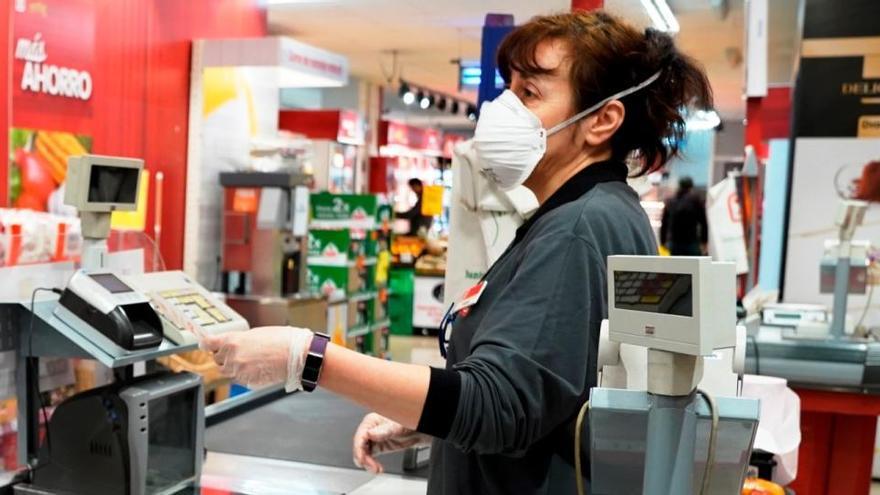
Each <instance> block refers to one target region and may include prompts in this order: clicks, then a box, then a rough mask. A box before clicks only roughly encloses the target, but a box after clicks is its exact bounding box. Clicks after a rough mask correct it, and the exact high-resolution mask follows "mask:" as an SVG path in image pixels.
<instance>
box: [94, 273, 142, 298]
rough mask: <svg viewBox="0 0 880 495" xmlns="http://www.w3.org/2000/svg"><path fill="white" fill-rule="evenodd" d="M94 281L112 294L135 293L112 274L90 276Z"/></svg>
mask: <svg viewBox="0 0 880 495" xmlns="http://www.w3.org/2000/svg"><path fill="white" fill-rule="evenodd" d="M89 276H90V277H92V280H94V281H95V282H98V285H100V286H101V287H103V288H105V289H107V290H108V291H110V293H111V294H119V293H121V292H133V291H132V289H131V287H129V286H127V285H125V284H124V283H122V280H119V279H118V278H116V275H112V274H110V273H99V274H95V275H89Z"/></svg>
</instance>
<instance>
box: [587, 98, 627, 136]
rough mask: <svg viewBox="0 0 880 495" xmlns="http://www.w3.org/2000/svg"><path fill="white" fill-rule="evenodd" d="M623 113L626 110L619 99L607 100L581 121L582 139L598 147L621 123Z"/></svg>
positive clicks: (624, 113)
mask: <svg viewBox="0 0 880 495" xmlns="http://www.w3.org/2000/svg"><path fill="white" fill-rule="evenodd" d="M625 115H626V110H625V109H624V106H623V103H621V102H620V101H619V100H612V101H609V102H608V103H606V104H605V106H603V107H602V108H600V109H599V110H597V111H596V113H594V114H593V115H591V116H589V117H588V118H586V119H584V121H583V122H582V123H581V132H583V133H584V140H585V141H586V142H587V144H588V145H590V146H592V147H598V146H601V145H602V144H604V143H606V142H608V141H610V140H611V136H613V135H614V133H615V132H617V129H619V128H620V126H621V125H623V118H624V116H625Z"/></svg>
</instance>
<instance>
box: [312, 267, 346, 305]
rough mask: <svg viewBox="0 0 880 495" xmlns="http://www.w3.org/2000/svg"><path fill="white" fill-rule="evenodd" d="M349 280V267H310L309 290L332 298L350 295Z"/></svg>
mask: <svg viewBox="0 0 880 495" xmlns="http://www.w3.org/2000/svg"><path fill="white" fill-rule="evenodd" d="M349 278H350V277H349V269H348V266H322V265H311V264H310V265H309V289H310V290H311V291H312V292H317V293H320V294H322V295H325V296H327V297H330V298H334V297H345V296H346V294H348V293H349V290H350V280H349Z"/></svg>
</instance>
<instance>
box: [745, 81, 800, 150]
mask: <svg viewBox="0 0 880 495" xmlns="http://www.w3.org/2000/svg"><path fill="white" fill-rule="evenodd" d="M790 121H791V88H790V87H776V88H770V89H769V90H768V91H767V96H765V97H763V98H749V99H748V101H747V102H746V133H745V139H746V143H745V144H747V145H748V144H751V145H752V146H754V147H755V151H757V153H758V156H760V157H761V158H767V153H768V152H769V150H768V147H767V141H768V140H770V139H776V138H787V137H788V136H789V126H790Z"/></svg>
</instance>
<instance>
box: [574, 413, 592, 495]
mask: <svg viewBox="0 0 880 495" xmlns="http://www.w3.org/2000/svg"><path fill="white" fill-rule="evenodd" d="M589 410H590V401H589V400H588V401H586V402H584V405H583V406H581V410H580V412H579V413H578V416H577V422H576V423H575V426H574V480H575V482H576V483H577V492H578V495H586V491H585V490H584V476H583V471H582V470H581V449H582V446H581V433H582V432H583V429H584V417H585V416H586V415H587V411H589Z"/></svg>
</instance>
